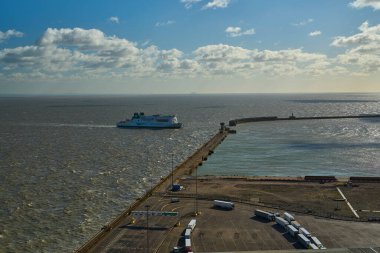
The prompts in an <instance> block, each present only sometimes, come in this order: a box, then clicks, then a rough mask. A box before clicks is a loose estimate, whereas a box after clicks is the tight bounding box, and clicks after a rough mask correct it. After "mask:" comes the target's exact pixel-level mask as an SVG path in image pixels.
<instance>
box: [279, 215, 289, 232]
mask: <svg viewBox="0 0 380 253" xmlns="http://www.w3.org/2000/svg"><path fill="white" fill-rule="evenodd" d="M276 223H277V224H279V225H280V226H282V227H283V228H285V229H286V226H287V225H289V222H287V221H286V220H284V219H283V218H281V217H276Z"/></svg>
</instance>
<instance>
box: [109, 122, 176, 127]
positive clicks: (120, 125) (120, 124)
mask: <svg viewBox="0 0 380 253" xmlns="http://www.w3.org/2000/svg"><path fill="white" fill-rule="evenodd" d="M116 126H117V127H119V128H148V129H179V128H181V127H182V123H176V124H170V125H158V124H157V125H154V124H149V125H148V124H140V125H137V124H128V123H125V122H119V123H117V125H116Z"/></svg>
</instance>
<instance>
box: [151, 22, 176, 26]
mask: <svg viewBox="0 0 380 253" xmlns="http://www.w3.org/2000/svg"><path fill="white" fill-rule="evenodd" d="M172 24H175V21H174V20H168V21H164V22H157V23H156V24H155V26H156V27H161V26H168V25H172Z"/></svg>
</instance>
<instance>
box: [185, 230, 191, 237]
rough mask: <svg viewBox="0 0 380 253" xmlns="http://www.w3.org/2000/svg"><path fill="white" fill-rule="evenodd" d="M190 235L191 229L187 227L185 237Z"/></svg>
mask: <svg viewBox="0 0 380 253" xmlns="http://www.w3.org/2000/svg"><path fill="white" fill-rule="evenodd" d="M190 236H191V229H190V228H187V229H186V230H185V239H190Z"/></svg>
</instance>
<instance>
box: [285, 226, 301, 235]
mask: <svg viewBox="0 0 380 253" xmlns="http://www.w3.org/2000/svg"><path fill="white" fill-rule="evenodd" d="M286 228H287V230H288V232H289V234H290V235H291V236H293V237H295V236H296V235H297V234H298V229H296V228H295V227H293V226H292V225H288V226H286Z"/></svg>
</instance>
